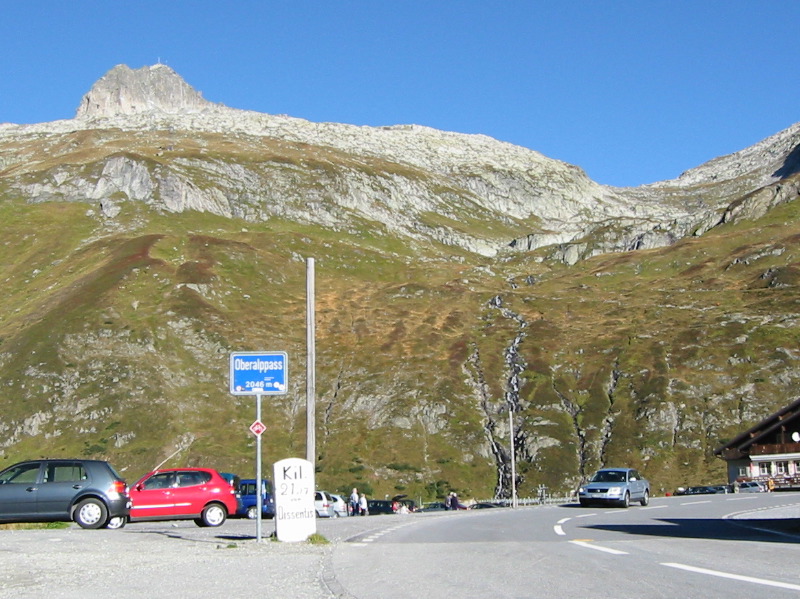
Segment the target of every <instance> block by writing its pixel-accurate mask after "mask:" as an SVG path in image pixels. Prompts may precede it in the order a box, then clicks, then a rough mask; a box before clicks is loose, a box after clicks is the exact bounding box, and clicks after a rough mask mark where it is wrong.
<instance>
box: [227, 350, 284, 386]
mask: <svg viewBox="0 0 800 599" xmlns="http://www.w3.org/2000/svg"><path fill="white" fill-rule="evenodd" d="M288 377H289V374H288V360H287V358H286V352H267V353H265V352H234V353H231V393H233V394H234V395H259V394H260V395H280V394H283V393H286V383H287V381H288Z"/></svg>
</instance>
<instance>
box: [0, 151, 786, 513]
mask: <svg viewBox="0 0 800 599" xmlns="http://www.w3.org/2000/svg"><path fill="white" fill-rule="evenodd" d="M153 159H155V158H153ZM87 164H88V162H87ZM0 200H2V201H0V222H1V223H2V230H3V243H2V244H0V278H1V279H2V281H3V283H4V291H5V292H4V294H2V296H0V314H2V316H1V317H0V381H2V384H3V389H4V393H3V394H2V396H0V411H1V413H2V414H3V417H2V420H0V433H2V435H0V452H1V455H2V463H3V464H10V463H12V462H13V461H15V460H17V459H21V458H26V457H34V456H40V455H48V456H70V455H85V456H91V457H103V458H107V459H110V460H111V461H112V462H113V463H114V464H115V465H116V466H118V467H119V468H120V469H122V470H124V472H125V473H126V476H127V477H128V478H129V479H133V478H135V477H137V476H138V475H140V474H142V473H144V472H145V471H147V470H148V469H150V468H152V467H153V466H155V465H156V464H158V463H160V462H161V461H162V460H164V459H165V458H167V457H169V456H171V455H173V454H174V455H173V457H172V458H171V460H170V461H169V462H168V464H170V465H181V464H188V465H210V466H214V467H217V468H219V469H221V470H232V471H236V472H239V473H241V474H248V473H250V472H252V469H253V462H254V446H255V441H254V438H253V436H252V434H251V433H250V432H249V431H248V429H247V427H248V426H249V424H250V423H251V422H252V421H253V419H254V416H255V408H254V401H253V400H251V399H250V398H246V397H245V398H241V397H238V398H237V397H233V396H231V395H230V394H229V393H228V391H227V389H228V372H227V368H228V354H229V352H230V351H246V350H282V351H287V352H288V354H289V366H290V385H291V387H290V391H289V393H288V394H287V395H286V396H280V397H273V398H269V400H268V401H265V402H264V403H265V405H264V414H263V420H264V421H265V423H266V424H267V426H268V430H267V432H266V433H265V435H264V438H263V439H264V459H265V460H266V461H267V462H271V461H274V460H278V459H281V458H284V457H288V456H303V455H304V453H305V447H304V445H305V265H304V262H303V260H304V258H305V257H314V258H315V260H316V264H317V268H316V271H317V280H316V294H317V306H316V309H317V375H316V379H317V395H318V404H317V410H316V412H317V425H318V430H317V444H318V447H317V454H318V480H319V486H320V487H325V488H329V489H347V488H348V487H351V486H353V485H357V486H359V487H360V488H363V489H365V490H367V491H368V492H369V493H370V494H376V495H383V494H393V493H395V492H405V493H408V494H410V495H412V496H423V497H426V498H432V497H434V496H436V495H437V494H438V493H440V492H441V491H443V490H447V489H451V488H452V489H456V490H458V491H459V492H460V494H461V495H462V496H470V495H474V496H481V497H485V496H489V495H492V494H493V493H494V492H495V491H497V492H499V493H501V494H503V493H508V490H509V478H508V476H509V470H508V462H509V455H508V450H509V433H508V416H507V412H506V411H505V410H506V409H507V406H508V405H512V406H513V409H514V410H515V425H516V430H515V440H516V446H517V460H518V461H517V465H518V476H519V480H518V485H519V493H520V494H521V495H532V494H534V493H535V489H536V488H537V486H538V485H540V484H544V485H547V486H548V487H549V488H550V489H551V490H552V491H554V492H561V491H567V490H569V489H572V488H574V487H575V486H576V485H577V484H578V482H579V480H580V479H581V478H582V477H583V476H585V475H586V474H589V473H590V471H591V470H592V469H594V468H595V467H598V466H601V465H614V464H625V465H631V466H634V467H638V468H641V469H642V470H643V471H644V472H645V473H646V474H647V476H648V477H649V478H650V479H651V480H652V481H653V485H654V488H655V489H660V488H663V489H666V490H670V489H671V488H672V487H674V486H675V485H678V484H683V483H687V482H697V483H701V482H712V481H719V480H722V479H723V477H724V465H723V463H722V462H720V461H719V460H716V459H715V458H713V456H712V453H711V452H712V450H713V448H714V447H716V446H717V445H718V444H719V443H721V442H722V441H723V440H725V439H727V438H729V437H730V436H732V435H733V434H735V433H736V432H738V431H740V430H742V429H743V428H744V427H746V426H749V425H750V424H752V423H753V422H755V421H757V420H758V419H760V418H761V417H763V416H765V415H766V414H768V413H770V412H771V411H773V410H775V409H777V408H779V407H781V406H783V405H785V404H786V403H788V402H789V401H790V400H791V399H792V398H793V397H794V394H795V391H794V389H795V387H796V380H797V377H798V375H800V370H798V367H797V359H798V357H800V354H799V353H798V350H797V347H798V334H797V330H798V329H797V326H796V325H797V322H796V321H797V318H798V304H797V302H798V300H797V298H796V289H797V275H798V272H799V271H798V255H799V252H800V250H799V249H798V244H797V239H798V233H800V231H799V230H798V222H800V221H799V219H798V216H799V215H798V210H800V208H799V207H798V206H797V205H796V203H789V204H785V205H782V206H779V207H778V208H776V209H774V210H772V211H771V212H770V213H769V214H768V215H767V216H765V217H763V218H761V219H759V220H757V221H743V222H740V223H738V224H735V225H726V226H724V227H720V228H718V229H715V230H714V231H712V232H710V233H708V234H707V235H705V236H703V237H699V238H691V239H687V240H684V241H682V242H679V243H677V244H675V245H673V246H670V247H668V248H662V249H657V250H647V251H640V252H633V253H626V254H607V255H601V256H596V257H594V258H592V259H590V260H586V261H584V262H579V263H578V264H577V265H575V266H572V267H567V266H564V265H563V264H557V263H551V262H548V261H547V260H543V259H542V256H544V255H545V253H542V254H537V253H535V252H533V253H528V254H520V255H514V256H505V257H501V258H497V259H489V258H482V257H478V256H476V255H474V254H469V253H467V252H461V251H459V250H457V249H454V248H453V247H444V246H439V245H437V244H435V243H433V242H431V243H429V244H426V245H422V244H420V243H419V242H413V243H412V242H411V241H409V240H406V239H404V238H401V237H397V236H393V235H387V234H386V232H385V230H383V229H382V227H381V225H380V224H379V223H373V222H363V223H361V224H360V225H359V226H355V225H352V226H350V227H349V228H348V229H347V230H346V231H333V230H331V229H329V228H323V227H320V226H316V225H303V224H299V223H296V222H291V221H289V220H281V219H279V218H271V219H270V220H268V221H267V222H264V223H252V222H245V221H243V220H240V219H238V218H224V217H220V216H212V215H209V214H208V213H199V212H193V211H185V212H182V213H179V214H165V213H162V212H159V211H157V210H154V209H152V208H150V207H148V206H147V205H145V204H143V203H137V202H124V203H123V204H122V205H121V206H122V208H121V210H122V211H121V213H120V214H119V215H118V216H117V218H116V219H115V221H114V222H113V223H111V222H109V221H107V220H104V219H102V218H99V217H98V216H97V215H96V214H95V213H94V212H93V211H91V210H88V209H87V205H86V204H82V203H61V202H56V201H50V202H44V203H38V204H27V203H24V202H22V201H21V200H20V199H19V198H16V197H14V195H13V194H12V193H10V192H8V191H7V190H6V191H3V190H2V189H0ZM544 250H545V248H543V251H544ZM514 369H516V370H514ZM514 372H517V373H518V377H515V376H513V373H514Z"/></svg>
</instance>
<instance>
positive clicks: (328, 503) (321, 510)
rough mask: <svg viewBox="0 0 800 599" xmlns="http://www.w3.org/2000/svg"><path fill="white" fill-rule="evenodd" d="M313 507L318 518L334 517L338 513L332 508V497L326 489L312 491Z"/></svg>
mask: <svg viewBox="0 0 800 599" xmlns="http://www.w3.org/2000/svg"><path fill="white" fill-rule="evenodd" d="M314 508H315V509H316V510H317V516H319V517H320V518H336V517H337V516H338V514H337V513H336V511H335V510H334V509H333V499H331V495H330V493H328V492H327V491H317V492H316V493H314Z"/></svg>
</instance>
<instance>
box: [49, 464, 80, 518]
mask: <svg viewBox="0 0 800 599" xmlns="http://www.w3.org/2000/svg"><path fill="white" fill-rule="evenodd" d="M90 483H91V480H90V479H89V472H88V471H87V470H86V467H85V466H84V465H83V464H82V463H81V462H77V461H76V462H61V461H59V462H45V464H44V468H43V472H42V482H41V484H40V485H39V490H38V497H37V512H38V513H39V515H40V516H42V517H45V518H55V517H58V518H69V512H70V509H71V507H72V503H73V499H74V498H75V496H76V495H78V494H80V492H81V490H82V489H84V488H86V487H88V486H89V484H90Z"/></svg>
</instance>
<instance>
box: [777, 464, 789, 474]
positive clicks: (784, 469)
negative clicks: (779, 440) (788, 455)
mask: <svg viewBox="0 0 800 599" xmlns="http://www.w3.org/2000/svg"><path fill="white" fill-rule="evenodd" d="M775 468H776V472H777V473H778V474H786V473H788V472H789V462H775Z"/></svg>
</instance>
